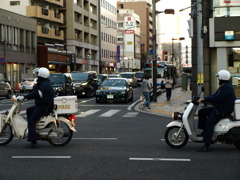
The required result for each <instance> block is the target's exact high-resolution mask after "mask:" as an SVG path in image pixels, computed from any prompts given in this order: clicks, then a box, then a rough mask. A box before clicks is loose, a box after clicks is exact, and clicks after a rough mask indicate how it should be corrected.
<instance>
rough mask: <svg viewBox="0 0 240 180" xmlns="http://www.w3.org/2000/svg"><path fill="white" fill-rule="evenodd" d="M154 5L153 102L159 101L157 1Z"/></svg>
mask: <svg viewBox="0 0 240 180" xmlns="http://www.w3.org/2000/svg"><path fill="white" fill-rule="evenodd" d="M152 4H153V41H152V42H153V58H152V85H153V98H152V100H153V102H156V101H157V61H156V46H157V45H156V0H152Z"/></svg>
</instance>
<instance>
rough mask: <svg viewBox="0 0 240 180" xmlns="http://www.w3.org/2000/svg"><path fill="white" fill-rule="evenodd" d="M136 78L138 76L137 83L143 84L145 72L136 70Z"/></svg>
mask: <svg viewBox="0 0 240 180" xmlns="http://www.w3.org/2000/svg"><path fill="white" fill-rule="evenodd" d="M136 78H137V85H140V86H141V85H142V82H143V78H144V72H136Z"/></svg>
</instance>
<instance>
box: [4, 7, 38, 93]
mask: <svg viewBox="0 0 240 180" xmlns="http://www.w3.org/2000/svg"><path fill="white" fill-rule="evenodd" d="M0 14H1V16H0V72H1V73H2V74H4V76H5V77H6V79H7V80H9V81H10V83H11V86H12V88H13V89H17V87H18V86H17V85H18V83H19V82H20V81H21V80H22V79H23V78H26V77H33V73H32V71H33V69H34V68H35V67H36V66H37V43H36V39H37V37H36V31H37V21H36V20H35V19H32V18H29V17H26V16H22V15H20V14H16V13H13V12H10V11H7V10H4V9H0Z"/></svg>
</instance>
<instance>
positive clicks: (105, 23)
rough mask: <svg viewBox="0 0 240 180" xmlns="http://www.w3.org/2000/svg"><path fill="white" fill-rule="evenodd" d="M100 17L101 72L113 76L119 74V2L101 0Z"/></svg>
mask: <svg viewBox="0 0 240 180" xmlns="http://www.w3.org/2000/svg"><path fill="white" fill-rule="evenodd" d="M100 3H101V5H100V6H101V7H100V11H101V13H100V14H101V16H100V20H99V23H100V26H101V27H100V28H101V30H100V32H99V39H100V42H99V43H100V46H99V53H100V54H101V57H100V63H99V66H100V72H101V73H105V74H111V73H116V72H118V67H117V53H116V52H117V7H116V6H117V1H116V0H101V1H100Z"/></svg>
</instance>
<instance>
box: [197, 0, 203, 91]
mask: <svg viewBox="0 0 240 180" xmlns="http://www.w3.org/2000/svg"><path fill="white" fill-rule="evenodd" d="M197 71H198V75H197V79H198V80H197V84H198V88H197V95H199V94H200V92H201V86H202V84H203V83H204V74H203V39H202V0H197Z"/></svg>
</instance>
